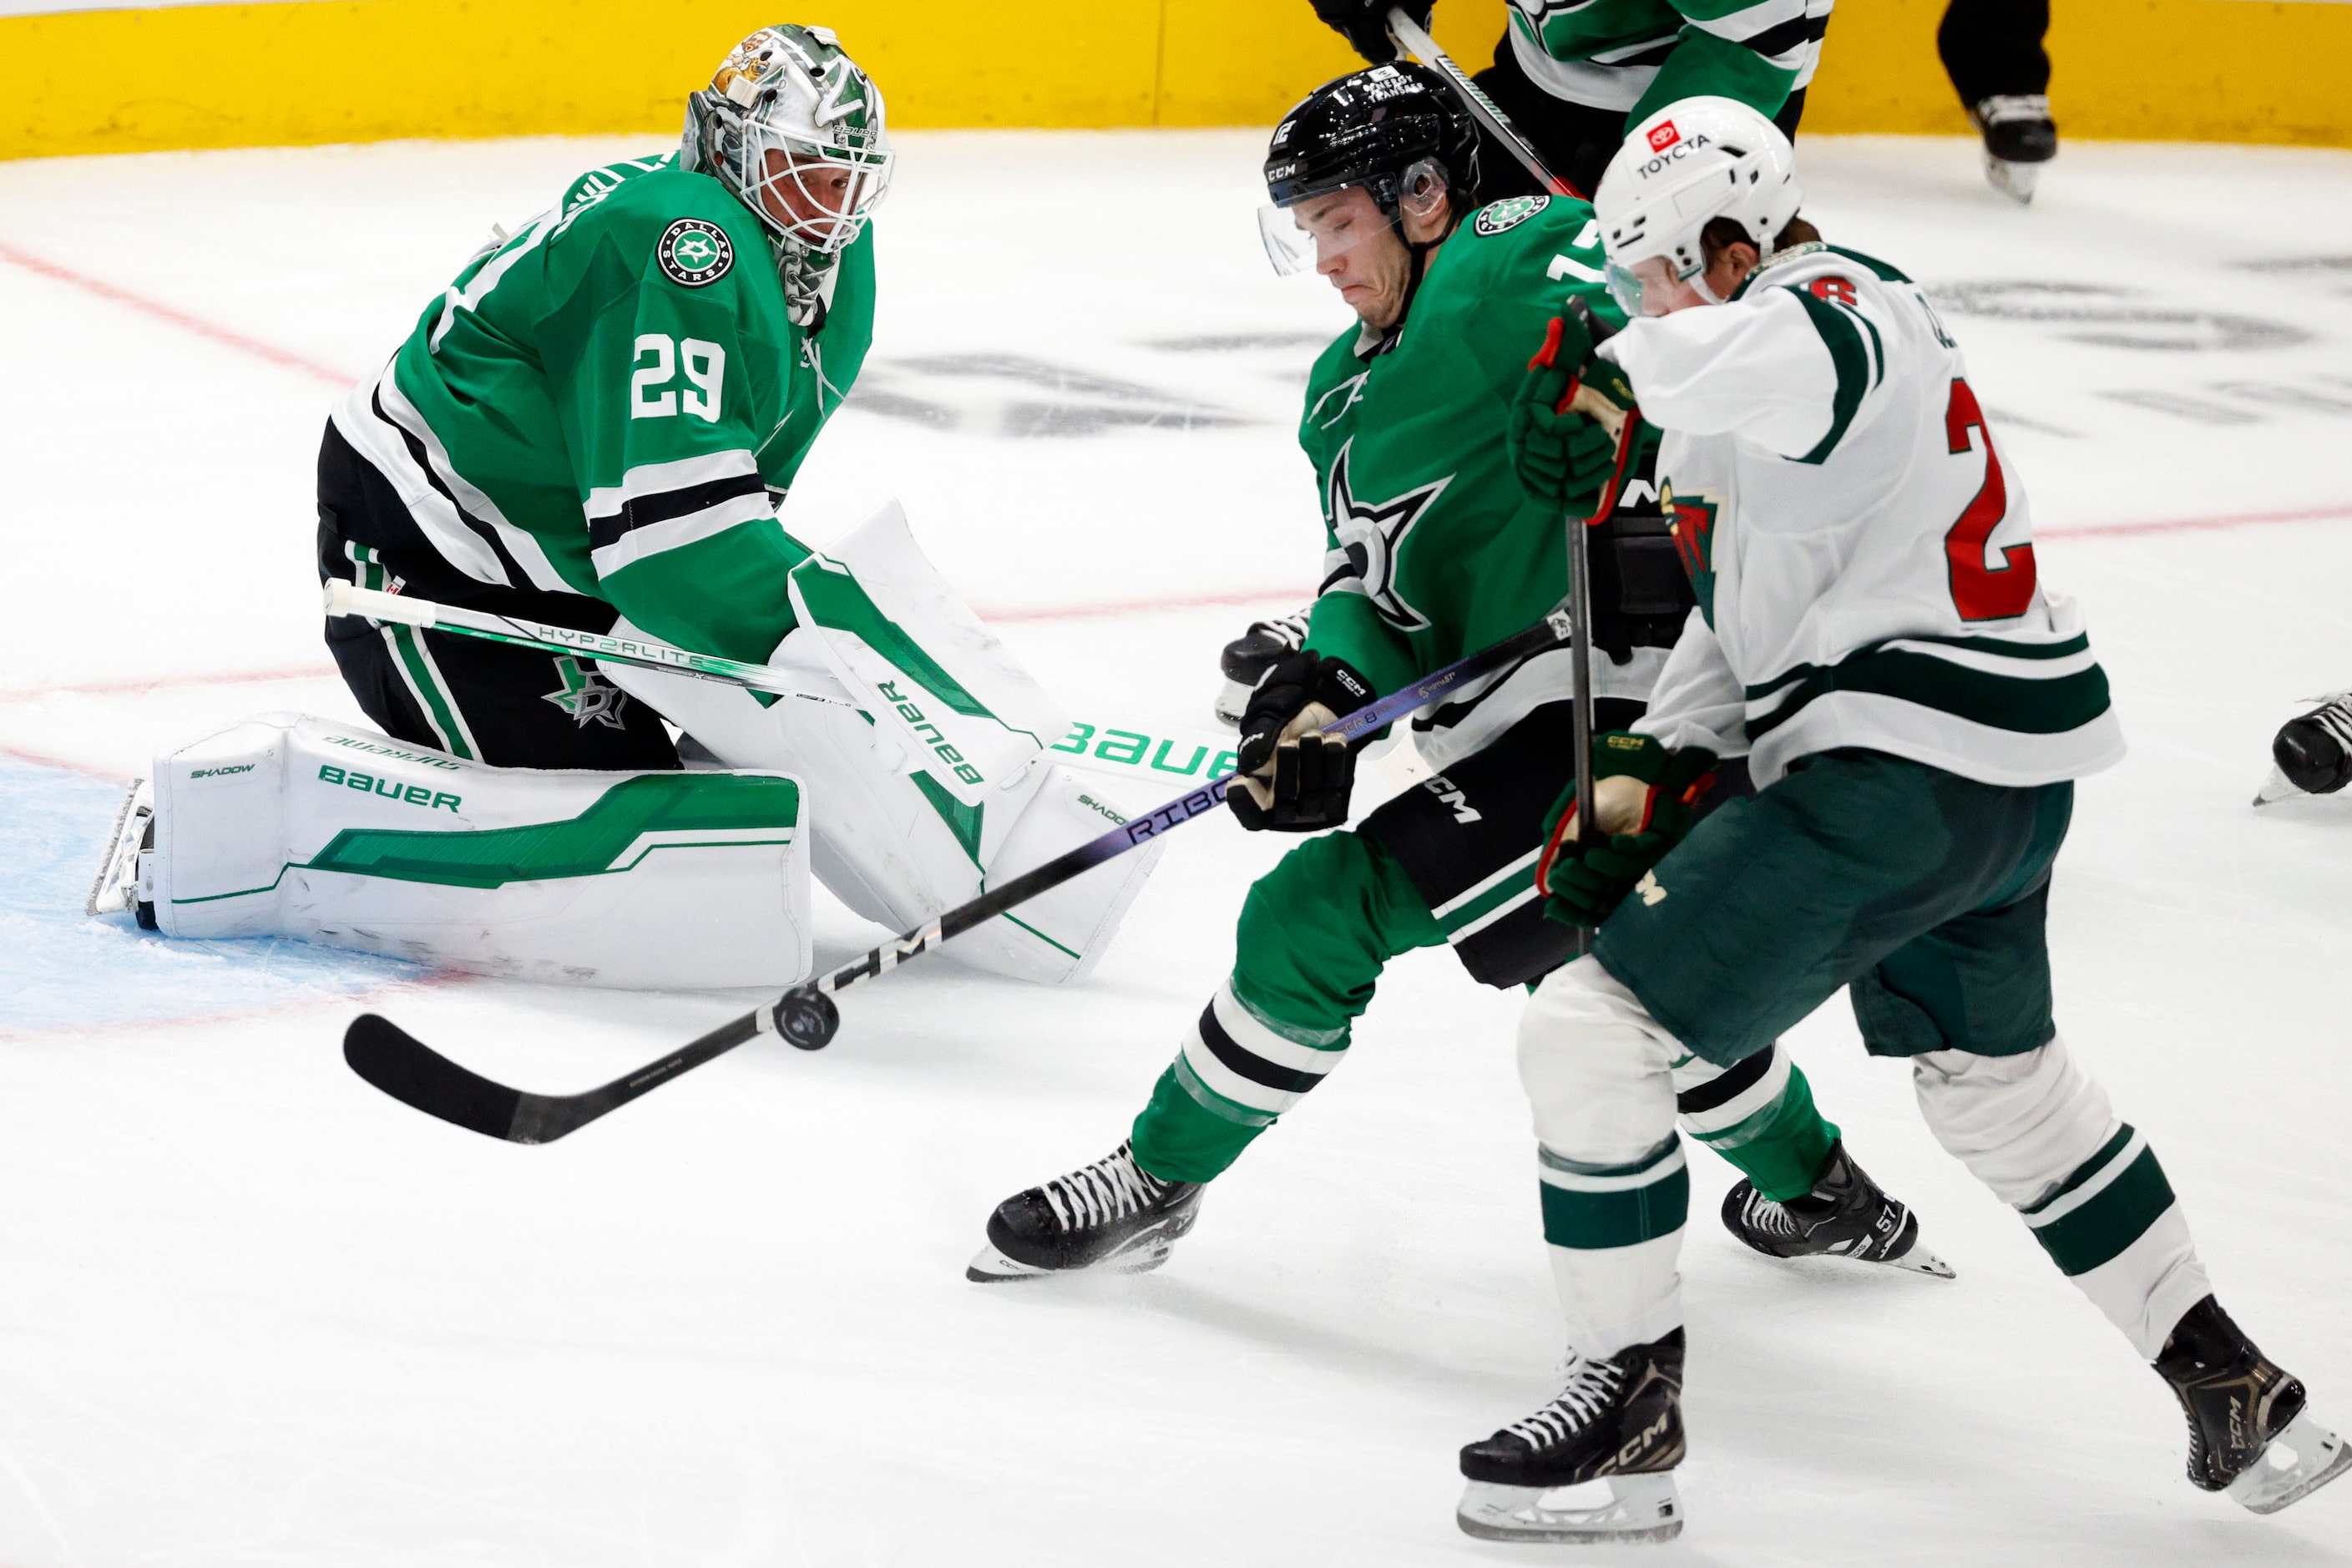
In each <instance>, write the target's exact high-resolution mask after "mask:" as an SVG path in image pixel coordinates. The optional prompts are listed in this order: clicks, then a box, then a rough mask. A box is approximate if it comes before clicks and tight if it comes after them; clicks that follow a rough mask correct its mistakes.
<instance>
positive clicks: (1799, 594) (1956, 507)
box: [1601, 245, 2124, 785]
mask: <svg viewBox="0 0 2352 1568" xmlns="http://www.w3.org/2000/svg"><path fill="white" fill-rule="evenodd" d="M1601 352H1602V353H1604V354H1606V355H1607V356H1608V357H1609V358H1611V359H1613V360H1615V361H1616V362H1617V363H1619V364H1620V365H1622V366H1623V367H1624V369H1625V372H1626V374H1627V375H1628V376H1629V377H1630V378H1631V380H1632V382H1633V390H1634V393H1635V395H1637V397H1638V398H1639V400H1640V403H1641V408H1642V414H1643V417H1645V418H1647V419H1649V420H1650V421H1651V422H1652V423H1653V424H1654V425H1656V426H1658V427H1659V428H1660V429H1661V430H1663V431H1664V432H1665V435H1664V440H1663V442H1662V444H1661V445H1660V447H1659V452H1658V476H1659V479H1660V483H1661V486H1662V488H1664V489H1666V490H1668V491H1670V492H1671V493H1670V494H1669V495H1668V497H1667V498H1666V500H1667V505H1668V506H1669V508H1670V512H1671V516H1672V517H1673V520H1674V528H1675V542H1676V545H1677V547H1678V548H1679V549H1680V550H1681V552H1682V555H1683V563H1684V564H1685V566H1686V567H1687V568H1689V570H1690V573H1691V578H1692V582H1693V584H1694V585H1695V586H1696V589H1697V595H1698V602H1699V608H1700V611H1701V614H1700V615H1699V616H1693V617H1692V618H1691V620H1690V622H1689V624H1688V625H1687V626H1685V628H1684V632H1683V637H1682V640H1681V641H1680V643H1678V644H1677V645H1676V647H1675V651H1674V653H1673V655H1672V656H1671V657H1670V658H1668V659H1667V662H1666V669H1665V673H1664V675H1663V676H1662V677H1661V678H1660V680H1659V684H1658V688H1657V689H1656V691H1655V692H1654V695H1653V696H1652V699H1651V708H1650V712H1649V716H1648V717H1647V718H1645V719H1644V720H1643V721H1642V722H1641V724H1640V728H1641V729H1642V730H1643V731H1647V732H1649V733H1652V734H1654V735H1656V736H1658V737H1659V738H1660V739H1661V740H1663V741H1664V742H1667V743H1668V744H1670V745H1691V744H1696V745H1704V746H1706V747H1709V748H1710V749H1712V750H1714V751H1717V752H1721V753H1726V754H1729V753H1736V752H1740V751H1742V750H1745V751H1747V752H1748V753H1749V758H1750V761H1749V766H1750V768H1751V770H1752V771H1753V773H1754V774H1755V778H1756V782H1757V783H1758V784H1759V785H1760V784H1769V783H1771V782H1772V781H1773V780H1775V779H1778V778H1779V777H1780V776H1781V774H1782V773H1785V772H1786V771H1787V770H1788V765H1789V763H1790V762H1792V761H1794V760H1795V759H1797V758H1799V757H1802V756H1807V755H1810V754H1811V753H1813V752H1825V751H1829V750H1832V749H1833V748H1836V747H1840V746H1857V747H1865V748H1868V749H1870V750H1873V751H1880V752H1891V753H1893V754H1895V755H1896V756H1902V757H1908V758H1911V759H1913V760H1914V761H1917V762H1922V763H1928V764H1929V765H1931V766H1934V767H1938V768H1943V769H1946V770H1948V771H1949V772H1951V773H1959V774H1961V775H1963V776H1965V777H1968V778H1973V779H1979V780H1981V781H1983V782H1985V783H1987V784H2049V783H2053V782H2055V781H2057V780H2059V779H2067V778H2075V777H2079V776H2081V775H2083V774H2084V773H2094V772H2096V771H2097V770H2098V769H2100V768H2103V767H2105V766H2108V765H2109V764H2110V763H2114V762H2116V760H2117V759H2118V758H2120V757H2121V756H2122V755H2123V750H2124V743H2123V734H2122V731H2121V729H2120V727H2119V726H2118V725H2117V723H2116V717H2115V713H2114V710H2112V708H2111V707H2110V706H2109V704H2108V700H2107V679H2106V676H2105V672H2104V671H2102V670H2101V669H2100V668H2099V665H2098V661H2097V660H2096V659H2095V658H2094V657H2093V656H2092V653H2091V643H2090V637H2089V636H2088V634H2086V633H2085V632H2084V629H2083V622H2082V616H2081V613H2080V612H2079V611H2078V610H2077V609H2076V607H2075V605H2074V601H2073V600H2071V599H2068V598H2065V597H2063V596H2062V595H2055V594H2050V593H2047V592H2045V591H2044V590H2043V588H2042V584H2041V581H2040V579H2039V577H2038V575H2037V574H2036V571H2035V567H2034V560H2033V531H2032V519H2031V517H2030V515H2029V513H2028V511H2027V509H2026V504H2025V491H2024V488H2023V487H2022V486H2021V484H2020V483H2019V481H2018V478H2017V475H2016V473H2015V472H2014V470H2012V469H2011V468H2009V467H2008V466H2007V465H2006V464H2004V463H2003V462H2002V461H2001V458H2000V449H1999V447H1998V446H1997V444H1996V443H1995V442H1994V440H1993V437H1992V431H1991V429H1990V426H1987V424H1986V423H1985V417H1984V413H1983V410H1982V409H1981V408H1980V407H1979V405H1978V403H1977V398H1976V394H1975V393H1974V392H1973V391H1971V390H1970V389H1969V381H1968V367H1967V365H1966V364H1965V363H1963V362H1962V361H1961V358H1960V353H1959V350H1958V347H1957V346H1955V345H1954V343H1953V342H1952V340H1951V337H1950V335H1949V334H1948V333H1947V332H1946V331H1944V328H1943V325H1942V323H1941V322H1939V321H1937V318H1936V313H1935V311H1934V310H1933V309H1931V308H1930V307H1929V305H1928V303H1927V296H1926V295H1925V294H1923V293H1922V292H1921V291H1920V289H1919V288H1918V286H1917V285H1916V284H1915V283H1913V282H1912V281H1911V280H1910V279H1907V278H1906V277H1904V276H1903V274H1901V273H1900V272H1897V271H1895V269H1894V268H1891V267H1888V266H1886V265H1885V264H1884V263H1882V262H1877V261H1874V260H1872V259H1870V258H1868V257H1864V256H1860V255H1856V254H1855V253H1854V252H1853V251H1849V250H1842V249H1839V248H1837V247H1832V246H1825V245H1806V246H1798V247H1791V248H1790V249H1789V250H1787V251H1784V252H1782V253H1780V255H1779V256H1776V257H1775V258H1773V259H1772V261H1771V262H1770V263H1769V265H1767V266H1765V267H1763V268H1759V269H1758V270H1757V271H1756V272H1755V273H1753V274H1752V275H1750V277H1749V278H1748V280H1747V282H1746V283H1745V284H1743V285H1742V286H1741V288H1740V289H1739V290H1738V292H1737V293H1736V294H1734V295H1733V296H1732V298H1731V299H1730V300H1728V301H1727V302H1726V303H1724V304H1722V305H1717V306H1711V307H1707V308H1704V309H1695V310H1680V311H1676V312H1675V314H1673V315H1671V316H1659V317H1651V318H1645V319H1643V320H1641V321H1635V322H1633V323H1632V324H1630V325H1629V326H1627V327H1626V329H1625V330H1624V331H1622V332H1621V333H1619V334H1618V335H1617V336H1616V337H1615V338H1612V340H1610V342H1608V343H1607V345H1605V347H1604V348H1603V349H1602V351H1601Z"/></svg>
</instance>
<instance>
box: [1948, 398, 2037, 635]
mask: <svg viewBox="0 0 2352 1568" xmlns="http://www.w3.org/2000/svg"><path fill="white" fill-rule="evenodd" d="M1971 426H1973V427H1974V428H1975V430H1976V432H1977V433H1978V434H1979V436H1981V437H1984V457H1985V474H1984V483H1983V484H1982V485H1981V486H1979V488H1978V490H1977V495H1976V500H1972V501H1970V502H1969V505H1968V510H1965V511H1963V512H1961V513H1960V520H1959V521H1958V522H1956V523H1954V524H1952V531H1950V532H1949V533H1947V534H1946V535H1944V554H1945V556H1946V558H1947V559H1948V560H1949V561H1950V562H1951V563H1952V603H1953V604H1954V605H1958V607H1959V612H1960V619H1962V620H1964V621H2005V620H2009V619H2011V618H2012V617H2014V616H2021V615H2023V614H2025V610H2026V606H2027V605H2031V604H2032V603H2033V584H2034V577H2033V546H2032V545H2031V544H2012V545H2011V546H2010V547H2009V548H2008V549H2006V550H2004V551H2002V552H2000V555H2001V561H2002V564H2001V565H2000V566H1998V567H1988V566H1987V565H1986V564H1985V542H1987V541H1988V540H1990V539H1991V538H1992V531H1993V530H1994V529H1996V528H1999V527H2000V520H2001V519H2002V518H2004V517H2006V516H2008V515H2009V486H2008V484H2007V483H2006V482H2005V481H2003V479H2001V474H2000V453H1998V452H1996V451H1994V450H1993V449H1992V431H1991V429H1990V427H1988V426H1986V424H1985V417H1984V410H1983V409H1981V408H1979V407H1978V406H1977V395H1976V394H1975V393H1973V392H1971V391H1969V384H1968V383H1967V382H1965V381H1954V382H1953V383H1952V401H1951V403H1950V404H1949V405H1948V406H1947V407H1946V408H1945V410H1944V437H1945V444H1946V445H1947V446H1948V447H1950V448H1951V450H1952V453H1953V455H1954V456H1956V457H1957V456H1958V455H1960V454H1962V453H1965V452H1967V451H1968V450H1969V429H1970V427H1971Z"/></svg>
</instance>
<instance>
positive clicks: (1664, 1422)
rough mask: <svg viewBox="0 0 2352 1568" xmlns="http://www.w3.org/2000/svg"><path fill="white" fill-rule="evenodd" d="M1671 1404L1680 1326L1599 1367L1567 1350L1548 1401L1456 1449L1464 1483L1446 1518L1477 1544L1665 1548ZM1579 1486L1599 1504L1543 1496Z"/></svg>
mask: <svg viewBox="0 0 2352 1568" xmlns="http://www.w3.org/2000/svg"><path fill="white" fill-rule="evenodd" d="M1682 1398H1683V1331H1681V1330H1680V1329H1676V1330H1675V1331H1674V1332H1672V1333H1670V1334H1668V1335H1666V1336H1665V1337H1664V1339H1660V1340H1656V1341H1654V1342H1651V1343H1649V1344H1646V1345H1635V1346H1633V1348H1631V1349H1630V1350H1626V1351H1623V1352H1620V1353H1618V1354H1617V1355H1614V1356H1612V1357H1611V1358H1610V1359H1608V1360H1607V1361H1587V1360H1586V1359H1584V1358H1583V1357H1582V1356H1575V1355H1571V1356H1570V1358H1569V1363H1568V1369H1567V1377H1566V1381H1565V1384H1564V1385H1563V1386H1562V1387H1561V1389H1560V1391H1559V1397H1558V1398H1557V1399H1554V1400H1553V1401H1552V1402H1551V1403H1550V1404H1549V1405H1545V1406H1544V1407H1543V1408H1542V1409H1540V1410H1538V1411H1537V1412H1536V1413H1535V1414H1534V1415H1530V1416H1528V1418H1527V1419H1526V1420H1524V1421H1514V1422H1512V1423H1511V1424H1510V1425H1509V1426H1506V1427H1504V1428H1503V1429H1502V1430H1501V1431H1499V1432H1497V1433H1496V1434H1495V1435H1494V1436H1491V1437H1489V1438H1487V1439H1486V1441H1485V1442H1483V1443H1473V1444H1471V1445H1470V1446H1469V1447H1466V1448H1465V1449H1463V1450H1462V1473H1463V1475H1465V1477H1467V1478H1468V1479H1469V1482H1470V1484H1469V1486H1468V1487H1467V1488H1465V1489H1464V1490H1463V1493H1462V1505H1461V1507H1460V1508H1459V1509H1457V1510H1455V1512H1454V1521H1455V1522H1456V1523H1458V1524H1460V1525H1461V1526H1462V1529H1463V1531H1465V1533H1467V1534H1470V1535H1475V1536H1478V1537H1480V1538H1481V1539H1483V1540H1486V1541H1559V1542H1589V1543H1596V1544H1607V1543H1611V1542H1630V1541H1672V1540H1673V1539H1674V1538H1675V1536H1677V1535H1680V1534H1681V1533H1682V1530H1683V1509H1682V1500H1681V1498H1680V1497H1678V1496H1677V1495H1676V1494H1675V1476H1674V1469H1675V1466H1676V1465H1679V1464H1681V1463H1682V1460H1683V1447H1684V1443H1683V1405H1682ZM1588 1482H1598V1483H1602V1484H1603V1485H1605V1486H1606V1488H1607V1489H1608V1493H1609V1495H1608V1497H1607V1498H1605V1499H1603V1498H1599V1497H1594V1498H1593V1499H1591V1500H1580V1499H1577V1498H1573V1497H1558V1496H1554V1497H1550V1498H1549V1500H1547V1494H1551V1493H1558V1492H1559V1491H1560V1490H1561V1489H1564V1488H1568V1487H1580V1486H1584V1485H1585V1484H1586V1483H1588ZM1595 1490H1596V1491H1597V1490H1598V1488H1595Z"/></svg>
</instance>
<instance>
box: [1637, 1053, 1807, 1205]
mask: <svg viewBox="0 0 2352 1568" xmlns="http://www.w3.org/2000/svg"><path fill="white" fill-rule="evenodd" d="M1711 1066H1712V1064H1710V1063H1708V1062H1706V1061H1705V1060H1704V1059H1702V1058H1696V1057H1693V1058H1689V1059H1688V1060H1686V1061H1684V1062H1678V1063H1676V1064H1675V1090H1676V1093H1675V1109H1676V1110H1679V1111H1680V1112H1681V1113H1682V1125H1683V1130H1684V1131H1686V1132H1688V1133H1690V1134H1691V1135H1692V1136H1693V1137H1695V1138H1696V1139H1697V1140H1698V1141H1699V1142H1702V1143H1704V1144H1706V1146H1707V1147H1708V1148H1710V1149H1713V1150H1714V1151H1715V1152H1717V1153H1718V1154H1720V1155H1722V1156H1723V1157H1724V1158H1725V1159H1727V1160H1728V1161H1730V1162H1731V1163H1733V1164H1735V1165H1737V1166H1738V1167H1739V1169H1740V1171H1741V1173H1744V1174H1745V1175H1746V1176H1747V1177H1748V1180H1749V1181H1751V1182H1753V1183H1755V1184H1756V1190H1757V1191H1758V1192H1759V1193H1761V1194H1764V1195H1765V1196H1766V1197H1768V1198H1771V1199H1773V1200H1775V1201H1776V1202H1780V1203H1786V1202H1787V1201H1788V1200H1789V1199H1790V1198H1801V1197H1803V1196H1804V1195H1805V1194H1807V1193H1810V1192H1811V1191H1812V1190H1813V1183H1814V1182H1815V1180H1817V1179H1818V1178H1819V1177H1820V1175H1821V1173H1822V1166H1823V1165H1825V1164H1827V1163H1829V1153H1830V1145H1831V1144H1832V1143H1834V1142H1837V1138H1838V1130H1837V1127H1836V1124H1835V1123H1833V1122H1831V1121H1826V1120H1824V1119H1823V1118H1822V1113H1821V1112H1820V1111H1819V1110H1816V1109H1815V1108H1814V1106H1813V1088H1812V1085H1811V1084H1810V1083H1808V1082H1806V1081H1805V1074H1804V1069H1803V1068H1800V1067H1798V1066H1797V1064H1796V1063H1794V1062H1792V1061H1790V1059H1789V1055H1788V1053H1787V1052H1786V1051H1783V1050H1782V1049H1781V1048H1780V1046H1779V1045H1778V1044H1777V1043H1776V1044H1774V1046H1773V1047H1772V1048H1771V1049H1770V1050H1769V1051H1759V1052H1757V1053H1756V1054H1755V1055H1754V1056H1752V1057H1748V1058H1745V1059H1744V1060H1742V1061H1740V1062H1738V1063H1737V1064H1735V1065H1734V1066H1732V1067H1729V1068H1725V1069H1724V1070H1723V1071H1722V1072H1721V1073H1720V1074H1718V1075H1717V1076H1715V1077H1713V1078H1710V1079H1707V1080H1706V1081H1705V1082H1702V1083H1696V1084H1694V1083H1691V1082H1690V1081H1689V1079H1690V1078H1691V1076H1692V1075H1693V1074H1694V1073H1695V1072H1705V1071H1707V1070H1709V1069H1710V1068H1711Z"/></svg>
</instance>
